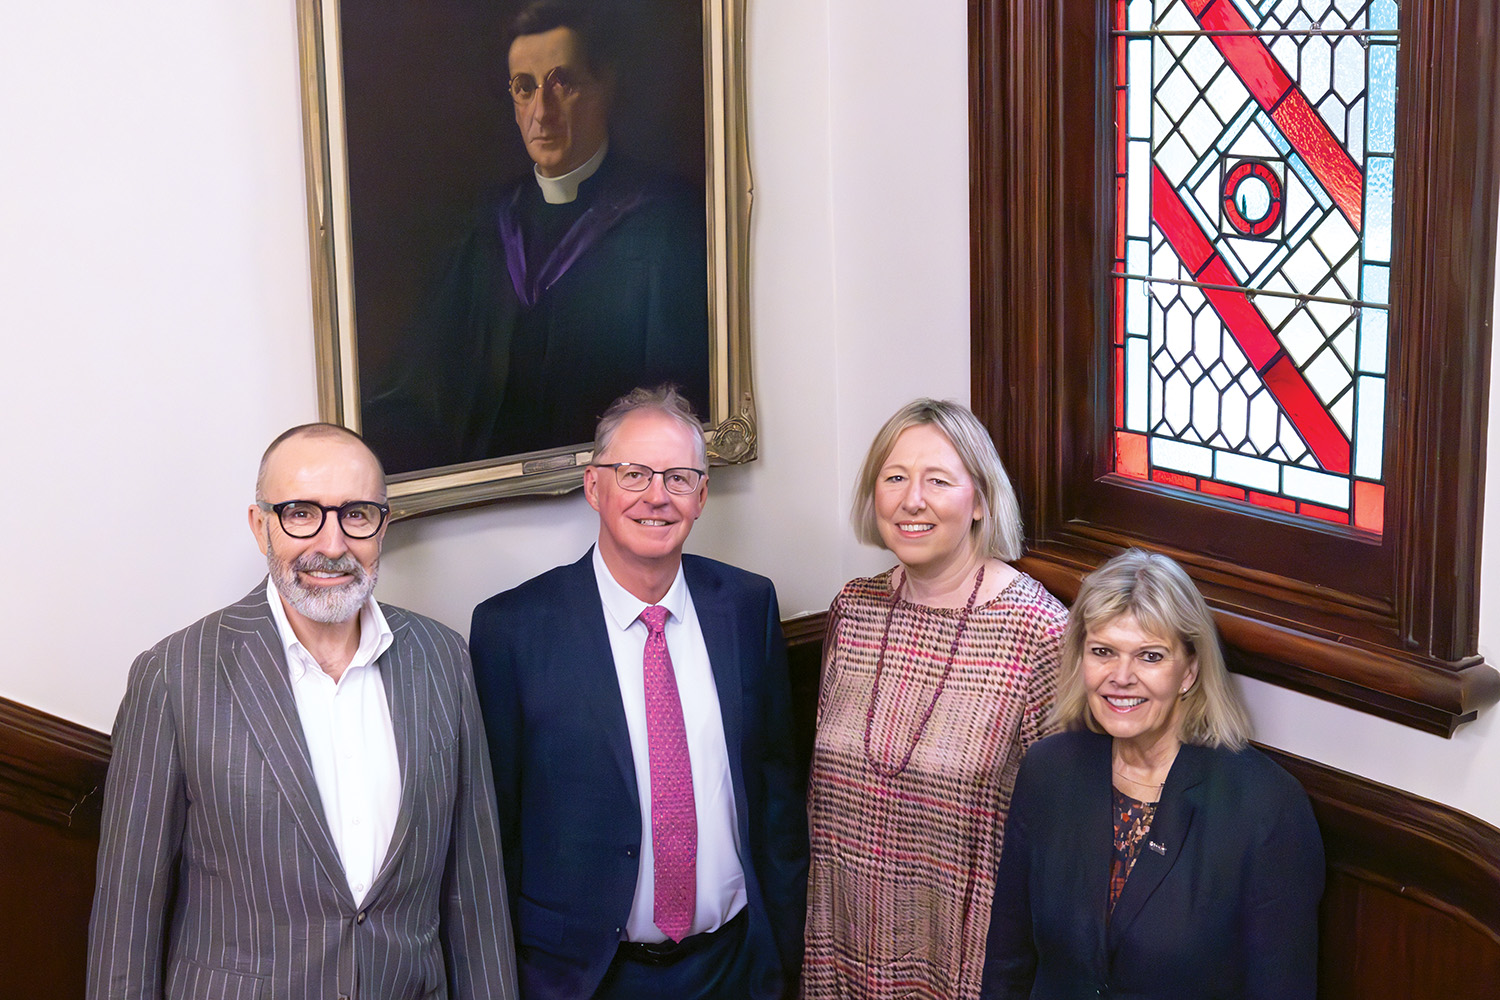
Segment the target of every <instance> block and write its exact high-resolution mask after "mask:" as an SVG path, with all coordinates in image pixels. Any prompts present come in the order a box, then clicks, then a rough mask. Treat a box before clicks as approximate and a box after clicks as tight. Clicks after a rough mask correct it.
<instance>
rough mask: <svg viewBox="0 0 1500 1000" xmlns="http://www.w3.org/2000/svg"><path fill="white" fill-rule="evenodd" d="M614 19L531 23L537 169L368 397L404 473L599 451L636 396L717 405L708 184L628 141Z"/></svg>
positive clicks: (529, 73) (592, 8) (371, 418)
mask: <svg viewBox="0 0 1500 1000" xmlns="http://www.w3.org/2000/svg"><path fill="white" fill-rule="evenodd" d="M602 7H603V5H601V4H598V3H587V2H577V0H537V2H534V3H532V4H530V5H529V6H527V7H525V8H524V9H523V10H522V11H521V12H520V13H519V14H518V15H517V16H516V18H515V21H514V23H513V32H514V35H513V40H512V41H511V43H510V47H509V50H508V65H507V69H508V74H507V77H506V79H507V80H508V83H507V85H506V89H507V90H508V96H507V98H506V100H507V102H508V103H509V104H510V105H511V106H512V108H513V110H514V112H515V120H516V126H517V128H518V129H519V130H520V137H521V140H522V142H523V143H524V144H525V147H526V152H527V154H528V155H529V156H530V158H531V160H532V162H533V169H532V170H531V171H528V172H527V174H526V176H524V177H521V178H518V179H516V180H514V181H512V182H511V183H509V184H507V185H505V186H504V187H503V188H501V189H500V190H499V191H498V192H494V193H491V194H490V195H489V196H487V197H485V198H484V199H482V202H481V204H480V206H479V207H478V210H477V211H476V213H475V215H474V218H473V220H472V221H471V223H470V230H469V232H468V235H467V238H466V239H465V240H464V242H463V243H462V245H461V247H460V248H459V250H458V252H457V254H456V255H455V256H454V258H453V260H452V262H451V265H450V267H449V268H448V270H447V272H446V274H445V276H444V279H443V282H442V284H441V286H440V287H439V288H438V290H437V292H436V293H435V295H434V296H433V297H432V300H431V302H430V304H429V306H428V308H427V309H426V310H425V311H424V313H423V315H421V316H420V317H419V318H418V320H417V322H416V324H415V329H414V330H413V332H412V335H411V336H409V337H407V338H405V339H404V343H405V344H406V345H407V346H405V347H403V349H402V363H401V364H400V365H399V366H398V370H395V371H393V372H392V373H391V375H390V376H389V382H388V384H385V385H380V386H377V387H376V388H375V389H374V391H372V392H370V393H369V394H368V396H367V397H366V399H365V401H364V414H365V431H366V434H367V435H368V436H369V439H370V441H371V443H372V444H374V446H375V447H376V448H377V449H378V450H379V451H380V453H381V455H382V456H384V457H385V458H386V461H387V463H388V464H389V465H390V467H391V470H392V471H393V472H405V471H409V470H411V469H417V468H426V467H429V466H435V465H445V464H450V463H454V462H466V461H473V460H478V459H486V458H495V457H499V456H504V455H513V454H518V453H523V452H531V451H538V450H542V449H547V448H553V447H558V446H562V445H579V444H582V443H583V442H585V441H587V440H588V439H589V437H590V436H591V435H592V433H593V430H594V421H595V420H596V419H597V418H598V415H599V414H600V413H602V412H603V411H604V408H605V407H606V406H608V405H609V404H610V402H611V401H612V400H614V399H615V398H616V397H617V396H620V395H622V394H624V393H626V392H629V391H630V390H631V389H632V388H633V387H635V386H637V385H655V384H657V383H660V382H672V383H675V384H677V385H679V386H681V387H683V391H684V392H685V394H686V395H687V397H688V399H689V400H690V401H691V402H692V403H693V404H694V405H695V406H696V407H698V408H700V409H706V407H707V406H708V404H709V398H708V384H709V371H708V344H709V320H708V250H707V247H708V239H707V234H708V231H707V214H706V201H705V197H704V191H703V185H702V180H701V175H700V176H699V177H695V178H693V179H691V180H690V179H688V178H683V177H677V176H674V175H672V174H669V173H668V172H666V171H665V170H663V169H661V168H659V167H657V166H653V165H648V164H646V163H643V162H639V161H637V160H633V159H631V158H628V157H627V156H625V155H623V152H622V151H621V150H619V149H618V148H614V147H612V146H611V142H610V114H611V111H612V110H613V107H614V103H615V98H616V94H617V90H618V89H619V83H620V81H619V80H618V74H617V69H616V64H617V62H618V60H617V59H616V58H615V56H614V54H613V51H612V47H613V44H614V42H615V40H616V36H617V35H618V34H619V31H618V29H617V26H615V25H612V24H608V23H605V21H604V15H603V13H601V8H602Z"/></svg>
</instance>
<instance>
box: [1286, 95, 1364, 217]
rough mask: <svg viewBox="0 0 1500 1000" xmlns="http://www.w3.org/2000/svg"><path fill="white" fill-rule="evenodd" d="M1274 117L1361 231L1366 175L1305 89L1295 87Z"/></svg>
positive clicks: (1288, 139) (1335, 200) (1314, 172)
mask: <svg viewBox="0 0 1500 1000" xmlns="http://www.w3.org/2000/svg"><path fill="white" fill-rule="evenodd" d="M1271 120H1272V121H1274V122H1275V123H1276V127H1277V128H1279V129H1281V134H1282V135H1284V136H1286V141H1287V142H1289V143H1291V144H1292V148H1293V149H1295V150H1296V151H1297V152H1298V153H1300V154H1302V159H1303V161H1304V162H1306V163H1307V166H1308V169H1310V170H1311V171H1312V172H1313V174H1314V175H1315V176H1316V177H1317V178H1318V180H1319V181H1320V182H1321V183H1322V185H1323V187H1324V188H1325V189H1326V190H1327V191H1328V195H1329V197H1331V198H1332V199H1333V203H1334V204H1335V205H1337V206H1338V207H1339V211H1340V212H1343V213H1344V218H1346V219H1348V220H1349V225H1351V226H1353V227H1354V231H1355V232H1356V233H1357V232H1359V231H1360V228H1359V220H1360V215H1361V209H1362V207H1363V206H1362V205H1361V203H1360V202H1361V199H1362V198H1363V196H1364V186H1365V179H1364V175H1363V174H1362V173H1360V170H1359V167H1358V165H1356V164H1355V162H1354V161H1353V160H1352V159H1350V158H1349V153H1348V152H1347V151H1346V150H1345V149H1344V147H1343V146H1342V145H1340V143H1339V141H1338V140H1337V139H1335V138H1334V137H1333V133H1332V132H1331V131H1329V129H1328V123H1327V122H1325V121H1324V120H1323V117H1322V116H1321V115H1319V114H1318V113H1317V111H1315V110H1313V106H1312V105H1311V104H1308V103H1307V98H1306V97H1305V96H1304V95H1303V93H1302V91H1300V90H1294V91H1292V92H1291V93H1290V94H1288V95H1286V100H1285V101H1282V102H1281V105H1280V106H1279V107H1277V108H1276V110H1275V111H1272V112H1271Z"/></svg>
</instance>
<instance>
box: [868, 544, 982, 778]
mask: <svg viewBox="0 0 1500 1000" xmlns="http://www.w3.org/2000/svg"><path fill="white" fill-rule="evenodd" d="M982 583H984V563H980V564H979V572H977V573H975V574H974V589H973V590H971V591H970V592H969V600H968V603H966V604H965V605H964V609H963V612H962V613H961V614H959V616H958V628H957V629H956V630H955V631H954V633H953V644H952V645H951V646H949V647H948V662H947V663H944V664H943V676H942V677H940V678H938V685H937V690H936V691H934V692H932V700H931V701H929V702H928V703H927V708H926V710H925V711H923V712H922V719H921V721H920V722H918V723H917V734H916V735H915V736H913V737H912V738H911V745H910V746H908V747H907V748H906V753H905V755H904V756H902V758H901V763H900V764H898V765H896V766H895V767H891V766H890V765H889V764H884V763H882V762H880V761H878V760H876V759H875V755H874V754H872V753H871V752H870V730H871V729H872V728H873V727H874V725H875V703H876V702H877V701H878V700H879V699H880V676H881V674H883V673H884V672H885V650H886V647H887V646H888V645H889V644H890V641H891V619H892V618H893V617H895V614H896V605H898V604H900V603H901V591H903V590H905V589H906V577H905V575H903V576H902V578H901V586H899V587H897V588H896V589H895V591H894V592H892V594H891V606H890V609H889V610H887V611H886V613H885V631H884V632H882V633H881V635H880V655H879V656H878V657H876V659H875V683H874V684H873V685H872V687H871V688H870V704H869V707H868V708H867V709H866V710H865V761H866V762H867V763H868V764H869V765H870V770H872V771H874V772H875V773H876V774H878V775H880V776H882V777H885V778H894V777H896V776H897V775H898V774H900V773H901V772H902V771H905V770H906V766H907V765H908V764H910V763H911V755H912V754H914V753H916V750H917V744H918V743H920V742H922V734H923V733H925V732H926V731H927V721H928V720H929V719H931V718H932V713H933V710H934V709H936V708H937V703H938V699H939V698H941V697H942V696H943V688H944V686H945V685H947V683H948V675H949V674H951V673H952V672H953V659H954V657H955V656H957V655H958V642H959V640H960V639H962V638H963V637H964V629H965V628H967V627H968V625H969V616H970V615H971V614H973V613H974V601H975V599H976V598H977V597H979V585H980V584H982Z"/></svg>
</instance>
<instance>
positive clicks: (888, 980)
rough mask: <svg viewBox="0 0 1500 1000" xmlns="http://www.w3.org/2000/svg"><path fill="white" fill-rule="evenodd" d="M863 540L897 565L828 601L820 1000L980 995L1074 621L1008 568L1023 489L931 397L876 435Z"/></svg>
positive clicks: (819, 847) (864, 491)
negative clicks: (1035, 758)
mask: <svg viewBox="0 0 1500 1000" xmlns="http://www.w3.org/2000/svg"><path fill="white" fill-rule="evenodd" d="M852 519H853V522H854V529H855V533H856V534H857V535H858V536H859V539H860V541H862V542H866V543H868V544H874V545H879V546H882V547H883V548H886V549H889V550H890V551H891V552H892V554H894V555H895V557H896V559H897V560H898V563H899V564H898V565H897V566H896V567H894V568H893V569H891V570H888V571H886V572H885V573H882V574H880V575H879V576H875V577H870V578H866V579H857V580H853V581H851V582H850V583H849V584H848V585H847V586H845V587H844V589H843V591H842V592H841V593H840V594H839V596H838V598H837V599H836V600H835V601H834V602H833V607H832V609H831V612H830V622H829V633H828V640H827V642H826V644H825V647H824V648H825V655H824V664H823V679H822V690H821V693H820V696H819V700H818V729H817V741H816V744H815V746H814V750H813V763H812V776H811V779H810V785H809V791H808V813H809V819H810V822H811V833H812V865H811V873H810V880H809V885H808V914H807V952H806V957H805V959H804V962H803V973H802V995H803V996H804V997H806V998H808V1000H824V998H839V1000H846V998H848V1000H866V998H869V1000H886V998H891V1000H894V998H897V997H900V998H911V1000H921V998H932V1000H937V998H941V1000H972V998H973V997H975V996H977V995H978V992H979V980H980V972H981V968H982V963H983V959H984V938H985V932H986V929H987V928H988V926H989V909H990V902H991V897H992V895H993V889H994V872H995V864H996V861H997V859H998V858H999V847H1000V836H1001V833H1002V831H1003V829H1004V825H1005V813H1006V809H1007V807H1008V804H1009V799H1010V790H1011V786H1012V784H1013V783H1014V781H1015V775H1016V768H1017V765H1018V764H1019V762H1020V759H1021V754H1022V753H1023V752H1024V750H1025V748H1026V747H1027V746H1029V745H1030V744H1031V743H1033V742H1035V741H1036V740H1038V739H1039V738H1041V736H1042V735H1043V733H1044V728H1043V719H1045V718H1046V717H1047V715H1048V712H1049V710H1050V708H1051V706H1052V693H1053V687H1054V677H1055V673H1056V670H1057V665H1058V659H1059V649H1060V642H1061V637H1062V631H1063V627H1064V624H1065V622H1066V618H1067V612H1066V611H1065V610H1064V608H1063V606H1062V605H1061V604H1059V603H1058V602H1057V600H1056V599H1055V598H1053V597H1052V595H1051V594H1049V593H1047V591H1046V590H1044V589H1043V588H1042V586H1041V584H1039V583H1037V582H1036V581H1035V580H1033V579H1032V578H1031V577H1029V576H1027V575H1026V574H1024V573H1021V572H1020V571H1018V570H1016V569H1015V568H1014V567H1012V566H1011V565H1010V564H1009V561H1010V560H1013V559H1016V558H1017V557H1019V556H1020V554H1021V520H1020V514H1019V509H1018V507H1017V504H1016V498H1015V493H1014V492H1013V491H1012V489H1011V485H1010V479H1009V478H1008V477H1007V476H1006V474H1005V469H1004V468H1003V467H1002V466H1001V464H1000V459H999V457H998V456H997V455H996V454H995V446H994V444H993V443H992V442H991V441H990V438H989V434H988V433H987V432H986V431H985V429H984V427H983V425H981V424H980V423H979V421H978V420H977V419H976V418H975V417H974V414H972V413H971V412H969V410H968V409H967V408H965V407H963V406H960V405H959V404H956V403H950V402H938V401H935V400H931V399H919V400H916V401H915V402H913V403H910V404H908V405H907V406H905V407H903V408H902V409H900V410H899V411H897V413H896V414H895V415H894V416H893V417H891V419H890V420H888V421H887V422H886V424H885V426H884V427H882V428H881V430H880V433H879V434H877V435H876V437H875V441H874V443H873V444H872V445H871V446H870V451H869V454H868V455H866V457H865V462H864V466H863V468H862V469H861V471H860V475H859V481H858V483H857V484H856V487H855V491H854V505H853V518H852Z"/></svg>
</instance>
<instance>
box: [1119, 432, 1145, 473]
mask: <svg viewBox="0 0 1500 1000" xmlns="http://www.w3.org/2000/svg"><path fill="white" fill-rule="evenodd" d="M1147 456H1148V449H1147V448H1146V435H1144V434H1130V433H1127V432H1125V431H1120V432H1119V433H1118V434H1116V435H1115V471H1116V472H1118V473H1120V474H1121V475H1122V476H1131V477H1133V478H1135V479H1145V478H1146V464H1147Z"/></svg>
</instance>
